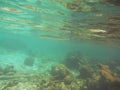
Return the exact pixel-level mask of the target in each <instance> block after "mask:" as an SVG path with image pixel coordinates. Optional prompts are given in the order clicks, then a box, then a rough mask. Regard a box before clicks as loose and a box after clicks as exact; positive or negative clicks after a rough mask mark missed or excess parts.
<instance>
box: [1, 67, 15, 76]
mask: <svg viewBox="0 0 120 90" xmlns="http://www.w3.org/2000/svg"><path fill="white" fill-rule="evenodd" d="M15 73H16V70H15V69H14V66H12V65H7V66H6V67H5V68H2V67H0V75H14V74H15Z"/></svg>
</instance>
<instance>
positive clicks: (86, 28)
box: [0, 0, 120, 90]
mask: <svg viewBox="0 0 120 90" xmlns="http://www.w3.org/2000/svg"><path fill="white" fill-rule="evenodd" d="M116 2H117V0H116ZM117 3H118V4H116V3H115V1H114V0H113V1H111V2H110V1H109V0H0V67H2V68H5V67H7V66H13V67H14V69H15V70H16V72H18V73H23V74H24V73H26V74H27V73H28V74H29V73H32V74H34V73H40V74H41V73H49V72H50V71H51V69H52V67H53V66H55V65H58V64H63V65H65V66H66V67H68V68H69V67H70V66H69V65H68V64H69V60H68V61H66V60H67V58H69V57H71V56H69V53H71V52H72V53H73V56H74V52H75V54H76V52H77V53H78V56H76V55H75V56H76V57H75V58H77V57H78V58H79V56H82V59H81V60H80V62H79V61H78V62H77V61H73V62H77V63H80V66H79V68H81V66H82V64H84V65H90V66H91V65H93V64H94V63H95V65H96V66H97V65H98V64H100V63H101V64H106V65H107V64H108V66H109V65H116V67H117V69H116V68H115V69H113V71H115V72H119V71H120V66H119V63H120V60H119V59H120V12H119V11H120V7H119V1H118V2H117ZM79 54H80V55H79ZM115 60H117V61H115ZM65 62H66V63H67V64H66V63H65ZM81 62H82V64H81ZM86 62H87V63H86ZM113 62H114V63H113ZM112 63H113V64H112ZM116 63H117V64H116ZM67 65H68V66H67ZM70 65H71V64H70ZM75 66H76V65H75ZM71 67H72V69H71V68H69V69H70V70H71V71H72V70H73V69H74V65H73V66H71ZM110 67H111V66H110ZM97 68H98V67H97ZM74 71H75V72H79V70H78V71H77V70H73V71H72V72H74ZM1 72H2V71H1ZM75 72H74V73H75ZM76 74H78V73H76ZM76 74H75V75H76ZM1 75H2V76H6V75H4V74H0V76H1ZM81 75H82V74H81ZM118 76H119V75H118ZM0 81H2V80H0ZM8 82H9V81H8ZM1 85H3V84H0V88H1V89H2V90H8V89H7V85H6V87H4V88H5V89H4V88H3V87H2V86H1ZM20 85H21V84H20ZM17 86H19V84H17V85H16V87H17ZM26 86H27V85H26ZM78 86H79V85H78ZM12 87H13V86H11V89H9V90H13V89H12ZM24 87H25V86H24ZM30 88H31V89H30ZM30 88H29V90H34V89H32V86H31V87H30ZM14 90H18V89H14ZM19 90H23V89H19ZM25 90H28V89H25ZM35 90H79V89H64V88H63V89H35ZM80 90H91V89H80ZM92 90H98V89H92ZM106 90H107V89H106ZM112 90H113V89H112Z"/></svg>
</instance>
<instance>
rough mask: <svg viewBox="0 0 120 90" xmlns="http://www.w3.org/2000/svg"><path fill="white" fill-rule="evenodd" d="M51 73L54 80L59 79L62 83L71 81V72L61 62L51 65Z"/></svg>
mask: <svg viewBox="0 0 120 90" xmlns="http://www.w3.org/2000/svg"><path fill="white" fill-rule="evenodd" d="M51 74H52V77H53V79H54V80H59V81H62V82H64V83H71V82H72V80H73V75H72V73H71V72H70V70H69V69H68V68H67V67H65V66H64V65H63V64H60V65H56V66H54V67H52V70H51Z"/></svg>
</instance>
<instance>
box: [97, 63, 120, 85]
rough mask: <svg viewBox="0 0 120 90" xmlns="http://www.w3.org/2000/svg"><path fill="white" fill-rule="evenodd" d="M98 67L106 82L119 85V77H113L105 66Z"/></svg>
mask: <svg viewBox="0 0 120 90" xmlns="http://www.w3.org/2000/svg"><path fill="white" fill-rule="evenodd" d="M99 66H100V68H101V74H102V76H103V77H104V78H105V79H106V80H109V81H111V82H118V83H120V77H118V76H117V75H115V74H114V73H113V72H112V71H111V70H110V69H109V67H108V66H107V65H103V64H100V65H99Z"/></svg>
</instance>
